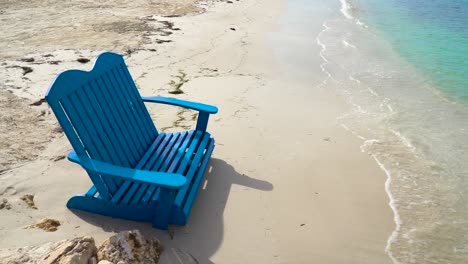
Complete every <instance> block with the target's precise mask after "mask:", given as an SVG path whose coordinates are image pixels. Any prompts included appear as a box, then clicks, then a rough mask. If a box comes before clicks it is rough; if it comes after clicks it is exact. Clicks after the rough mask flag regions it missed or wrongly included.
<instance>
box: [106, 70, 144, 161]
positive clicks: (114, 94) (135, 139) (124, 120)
mask: <svg viewBox="0 0 468 264" xmlns="http://www.w3.org/2000/svg"><path fill="white" fill-rule="evenodd" d="M102 79H103V84H104V86H103V88H104V89H106V91H105V92H106V94H107V95H108V97H110V98H111V100H112V101H113V102H114V104H115V107H116V109H115V110H116V111H118V113H119V117H120V118H121V120H120V123H121V124H124V125H125V127H123V128H122V129H123V132H124V133H126V134H127V135H128V138H129V139H130V140H131V141H132V142H131V143H132V144H133V146H134V149H135V151H136V152H137V155H138V156H141V155H143V152H144V150H143V149H144V146H143V145H142V142H141V139H140V138H141V137H142V135H140V134H138V133H137V131H136V130H135V126H136V124H135V122H134V120H132V119H131V118H129V117H128V113H127V109H126V106H125V103H124V102H123V99H122V98H121V96H120V95H119V94H118V90H117V91H116V84H115V83H114V82H113V80H112V79H111V78H110V75H109V74H108V73H106V74H104V75H103V76H102Z"/></svg>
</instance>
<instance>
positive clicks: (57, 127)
mask: <svg viewBox="0 0 468 264" xmlns="http://www.w3.org/2000/svg"><path fill="white" fill-rule="evenodd" d="M52 132H53V133H63V129H62V127H60V126H56V127H55V128H54V129H52Z"/></svg>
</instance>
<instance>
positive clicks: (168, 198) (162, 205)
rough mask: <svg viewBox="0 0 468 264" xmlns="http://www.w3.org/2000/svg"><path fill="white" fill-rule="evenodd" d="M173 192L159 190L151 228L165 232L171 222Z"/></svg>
mask: <svg viewBox="0 0 468 264" xmlns="http://www.w3.org/2000/svg"><path fill="white" fill-rule="evenodd" d="M174 196H175V191H173V190H167V189H163V188H161V192H160V193H159V197H158V202H157V204H156V208H155V211H154V216H153V227H154V228H158V229H163V230H167V228H168V227H169V221H170V220H171V219H170V218H171V210H172V204H173V203H174Z"/></svg>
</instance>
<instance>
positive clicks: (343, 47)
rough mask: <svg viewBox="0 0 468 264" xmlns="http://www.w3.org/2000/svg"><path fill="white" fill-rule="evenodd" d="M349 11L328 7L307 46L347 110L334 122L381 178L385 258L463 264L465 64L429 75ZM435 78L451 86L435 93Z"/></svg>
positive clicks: (467, 215)
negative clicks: (388, 215) (389, 230)
mask: <svg viewBox="0 0 468 264" xmlns="http://www.w3.org/2000/svg"><path fill="white" fill-rule="evenodd" d="M378 2H380V1H378ZM389 2H392V1H389ZM392 3H397V1H393V2H392ZM359 4H361V6H359V8H357V6H358V5H357V4H355V3H350V2H344V1H342V2H341V5H340V3H338V4H337V5H330V8H332V9H334V10H336V15H335V16H334V17H333V18H331V19H327V20H325V21H324V23H323V30H322V31H321V32H320V33H319V35H318V36H317V39H316V41H317V45H319V46H321V47H322V50H321V52H320V56H321V57H322V59H323V64H322V70H323V72H324V73H325V75H326V76H328V77H326V80H325V82H326V83H328V84H329V87H337V88H336V90H337V92H338V93H339V94H341V95H343V96H344V97H345V98H346V100H347V101H348V103H349V104H350V105H352V106H353V107H352V108H353V110H352V111H350V112H348V113H345V114H344V115H343V116H341V117H339V118H338V122H339V123H340V124H341V125H342V126H343V127H344V128H346V129H348V130H349V131H350V132H352V133H354V134H355V135H356V136H358V137H360V138H361V139H362V140H363V141H364V144H363V145H362V147H361V148H362V151H365V152H367V153H369V154H370V155H371V156H372V157H373V158H374V159H375V160H376V162H377V163H378V164H379V166H380V167H381V168H382V169H383V170H384V171H385V172H386V173H387V175H388V177H389V178H388V181H387V184H386V191H387V192H388V194H389V197H390V199H391V203H390V206H391V207H392V209H393V210H394V213H395V223H396V229H395V231H394V232H393V234H392V235H391V236H390V237H389V240H388V245H387V248H386V251H387V253H388V254H389V256H390V257H391V258H392V260H393V262H394V263H468V236H466V235H465V234H466V233H467V232H468V205H467V204H468V194H467V193H466V190H467V189H468V165H467V162H466V161H468V146H467V143H468V107H467V106H466V105H465V103H464V102H463V100H464V96H465V92H466V91H465V90H463V88H464V87H465V86H463V85H464V84H463V82H465V81H466V80H464V79H463V78H461V79H458V74H459V69H462V70H465V71H466V70H467V69H468V67H467V66H466V64H461V65H458V66H454V67H448V66H445V64H441V65H439V66H437V68H438V70H437V71H436V73H437V74H433V71H434V69H435V67H434V68H431V67H427V68H424V67H419V64H418V63H419V62H417V59H420V58H419V57H418V58H416V55H414V54H413V53H411V52H409V48H408V46H406V45H402V44H401V42H402V41H405V39H404V38H399V37H398V36H396V35H392V33H391V32H390V33H389V32H385V33H383V32H382V31H381V27H385V25H380V26H377V25H374V24H372V21H373V20H371V19H365V18H363V17H364V16H365V15H363V14H370V13H371V12H373V9H372V8H369V9H365V6H364V5H362V2H360V3H359ZM387 4H388V6H392V5H391V4H390V3H387ZM413 4H414V3H413ZM386 7H387V5H385V6H382V7H381V8H386ZM389 10H391V8H389V9H387V11H388V12H390V11H389ZM382 12H383V11H382ZM382 12H380V13H379V14H374V16H376V17H378V16H379V15H380V16H382ZM390 13H391V12H390ZM391 19H396V18H393V17H391V16H390V15H388V16H385V17H383V18H382V21H384V22H385V21H387V22H386V23H389V21H390V20H391ZM384 22H382V23H383V24H384ZM404 23H406V22H405V21H403V20H402V21H400V24H399V27H395V28H393V30H394V32H398V28H400V29H401V28H403V26H404V25H405V26H406V24H404ZM408 23H409V22H408ZM403 31H404V30H403ZM402 34H403V33H402ZM389 35H391V36H392V37H391V38H390V37H388V36H389ZM403 35H404V36H405V37H408V38H409V37H411V34H403ZM421 45H422V44H421ZM410 46H411V45H410ZM416 46H417V45H416ZM418 48H419V49H420V52H426V54H427V55H428V56H427V58H424V59H423V60H429V58H435V59H437V58H439V56H441V55H440V54H435V55H434V56H432V55H431V54H432V52H433V51H432V50H431V49H433V47H432V46H430V47H418ZM465 48H466V47H465ZM408 54H410V55H408ZM467 54H468V53H467ZM429 55H431V56H429ZM457 61H458V60H454V61H452V63H456V62H457ZM465 63H466V62H465ZM436 64H437V62H433V63H432V64H431V65H436ZM458 67H459V68H458ZM439 72H445V73H446V74H451V76H454V77H456V78H452V82H451V84H453V85H447V86H444V87H442V86H440V85H439V84H438V83H439V82H440V80H442V79H441V77H440V76H442V75H440V76H439V75H438V74H439ZM444 78H448V77H444ZM460 83H462V84H460ZM454 87H455V88H454ZM465 88H466V87H465ZM452 91H454V92H453V93H452Z"/></svg>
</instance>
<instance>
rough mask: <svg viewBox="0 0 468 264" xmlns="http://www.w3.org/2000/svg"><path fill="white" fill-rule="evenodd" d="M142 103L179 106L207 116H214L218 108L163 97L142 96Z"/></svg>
mask: <svg viewBox="0 0 468 264" xmlns="http://www.w3.org/2000/svg"><path fill="white" fill-rule="evenodd" d="M141 98H142V99H143V102H149V103H160V104H168V105H175V106H180V107H184V108H188V109H193V110H197V111H200V112H206V113H208V114H216V113H217V112H218V108H217V107H216V106H212V105H207V104H201V103H195V102H190V101H185V100H180V99H176V98H169V97H163V96H142V97H141Z"/></svg>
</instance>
